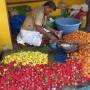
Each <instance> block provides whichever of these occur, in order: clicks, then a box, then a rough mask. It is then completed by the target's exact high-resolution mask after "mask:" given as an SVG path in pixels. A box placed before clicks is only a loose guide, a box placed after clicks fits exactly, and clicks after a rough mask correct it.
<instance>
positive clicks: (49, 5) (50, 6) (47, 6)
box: [44, 1, 56, 14]
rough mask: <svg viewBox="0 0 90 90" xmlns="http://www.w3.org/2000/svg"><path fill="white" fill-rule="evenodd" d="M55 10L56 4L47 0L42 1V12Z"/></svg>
mask: <svg viewBox="0 0 90 90" xmlns="http://www.w3.org/2000/svg"><path fill="white" fill-rule="evenodd" d="M55 10H56V5H55V3H54V2H53V1H48V2H46V3H44V13H45V14H49V13H51V12H52V11H55Z"/></svg>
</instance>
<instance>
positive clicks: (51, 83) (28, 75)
mask: <svg viewBox="0 0 90 90" xmlns="http://www.w3.org/2000/svg"><path fill="white" fill-rule="evenodd" d="M77 35H78V36H77ZM72 36H73V38H72ZM76 37H77V38H76ZM89 37H90V36H89V35H87V34H86V33H84V32H82V31H76V32H74V33H72V34H70V36H69V35H68V36H65V37H64V40H65V41H70V42H74V43H75V42H76V43H79V44H80V45H81V48H80V51H79V52H77V53H72V54H71V56H70V58H69V59H68V60H67V62H66V63H65V64H60V63H54V62H49V63H48V51H46V53H44V52H41V51H40V52H39V51H38V52H37V51H23V52H22V51H21V52H19V53H14V54H11V56H10V55H9V56H6V57H5V58H4V60H3V63H4V66H2V65H0V90H50V89H51V88H54V89H56V88H59V90H61V88H63V87H64V86H77V85H79V84H84V83H85V82H86V81H87V80H88V79H89V80H90V78H89V76H90V74H89V73H90V71H89V66H90V61H89V56H90V55H89V52H90V49H89V48H90V44H89V43H90V38H89ZM83 39H85V40H83ZM85 44H86V45H85ZM87 45H88V46H87ZM14 61H15V63H14ZM47 63H48V64H47Z"/></svg>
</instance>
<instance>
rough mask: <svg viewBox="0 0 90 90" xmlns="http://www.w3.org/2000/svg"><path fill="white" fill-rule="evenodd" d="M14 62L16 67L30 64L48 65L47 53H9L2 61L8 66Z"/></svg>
mask: <svg viewBox="0 0 90 90" xmlns="http://www.w3.org/2000/svg"><path fill="white" fill-rule="evenodd" d="M13 61H16V65H20V64H21V65H27V64H30V63H32V64H33V65H36V64H47V63H48V53H43V52H40V51H19V52H16V53H11V54H10V55H7V56H5V57H4V59H3V63H4V64H9V63H10V62H13Z"/></svg>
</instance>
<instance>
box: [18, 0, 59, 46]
mask: <svg viewBox="0 0 90 90" xmlns="http://www.w3.org/2000/svg"><path fill="white" fill-rule="evenodd" d="M54 10H56V5H55V3H54V2H53V1H48V2H46V3H45V4H43V5H42V6H41V7H39V8H37V9H35V10H33V11H32V13H31V14H30V15H28V16H27V17H26V19H25V21H24V23H23V25H22V27H21V30H20V33H19V34H18V36H17V43H18V44H22V45H25V43H26V44H29V45H33V46H41V45H42V44H43V39H44V40H49V41H50V42H54V41H58V40H59V39H60V38H61V36H60V33H59V31H57V30H54V29H52V28H50V27H48V26H47V17H48V15H49V13H51V12H52V11H54ZM59 36H60V37H59Z"/></svg>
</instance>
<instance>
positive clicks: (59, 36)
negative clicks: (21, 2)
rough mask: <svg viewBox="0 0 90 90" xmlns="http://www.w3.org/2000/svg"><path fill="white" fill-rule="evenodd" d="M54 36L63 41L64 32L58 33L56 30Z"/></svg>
mask: <svg viewBox="0 0 90 90" xmlns="http://www.w3.org/2000/svg"><path fill="white" fill-rule="evenodd" d="M54 34H55V36H56V37H57V38H58V39H61V38H62V34H63V32H62V31H57V30H55V32H54Z"/></svg>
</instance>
